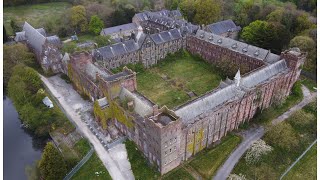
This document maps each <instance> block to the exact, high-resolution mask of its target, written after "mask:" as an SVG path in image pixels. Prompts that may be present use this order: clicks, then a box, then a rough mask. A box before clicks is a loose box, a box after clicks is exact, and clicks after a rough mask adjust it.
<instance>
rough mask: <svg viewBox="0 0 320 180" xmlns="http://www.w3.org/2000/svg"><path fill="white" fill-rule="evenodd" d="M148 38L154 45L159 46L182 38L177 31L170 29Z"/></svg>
mask: <svg viewBox="0 0 320 180" xmlns="http://www.w3.org/2000/svg"><path fill="white" fill-rule="evenodd" d="M150 37H151V39H152V40H153V41H154V42H155V43H156V44H161V43H165V42H169V41H172V40H175V39H179V38H181V37H182V35H181V33H180V30H179V29H171V30H169V31H163V32H160V33H157V34H151V35H150Z"/></svg>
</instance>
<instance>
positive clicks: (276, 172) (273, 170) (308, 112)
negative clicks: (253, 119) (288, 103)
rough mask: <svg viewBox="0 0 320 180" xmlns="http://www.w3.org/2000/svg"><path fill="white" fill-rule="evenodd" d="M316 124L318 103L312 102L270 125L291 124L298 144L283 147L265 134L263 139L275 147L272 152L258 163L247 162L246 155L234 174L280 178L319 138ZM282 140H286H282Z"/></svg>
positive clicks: (251, 177)
mask: <svg viewBox="0 0 320 180" xmlns="http://www.w3.org/2000/svg"><path fill="white" fill-rule="evenodd" d="M316 124H317V117H316V103H315V102H312V103H310V104H309V105H307V106H306V107H304V108H303V109H302V110H300V111H297V112H296V113H295V114H293V115H292V116H290V117H289V118H288V119H287V120H286V121H284V122H282V123H281V124H279V125H277V126H274V127H270V128H271V129H273V128H276V127H279V126H283V125H289V126H290V127H291V128H292V129H293V133H294V140H296V141H297V142H296V145H290V146H289V147H290V148H281V145H282V143H281V144H279V143H278V142H274V141H269V142H268V139H267V138H266V137H265V136H264V137H263V138H262V139H263V140H265V141H266V142H267V143H268V144H269V145H271V146H272V147H273V150H272V152H271V153H269V154H268V155H266V156H264V157H263V158H262V160H261V162H260V163H258V164H256V165H249V164H247V163H246V161H245V159H244V157H243V158H241V160H240V161H239V163H238V164H237V166H236V167H235V169H234V170H233V174H240V173H241V174H243V175H245V176H246V178H247V179H278V178H279V177H280V176H281V175H282V174H283V173H284V172H285V170H286V169H287V168H288V167H289V166H290V165H291V164H292V163H293V162H294V161H295V160H296V159H297V158H298V157H299V156H300V155H301V154H302V153H303V152H304V151H305V150H306V149H307V147H308V146H309V145H310V144H311V143H312V142H313V141H314V140H315V139H316V138H317V125H316ZM267 133H268V132H267ZM286 133H287V131H283V133H282V134H283V135H284V136H285V135H286ZM269 134H270V133H269ZM279 142H280V141H279ZM281 142H284V141H282V140H281ZM290 142H291V141H290ZM290 144H291V143H290ZM303 171H304V172H302V173H307V172H309V170H306V169H304V170H303ZM307 179H308V178H307Z"/></svg>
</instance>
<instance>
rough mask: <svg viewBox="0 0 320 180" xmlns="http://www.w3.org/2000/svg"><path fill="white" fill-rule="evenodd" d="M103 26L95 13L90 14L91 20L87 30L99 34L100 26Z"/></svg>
mask: <svg viewBox="0 0 320 180" xmlns="http://www.w3.org/2000/svg"><path fill="white" fill-rule="evenodd" d="M103 27H104V24H103V21H102V20H101V19H100V18H99V17H98V16H96V15H94V16H91V20H90V23H89V31H90V32H92V33H94V34H95V35H99V33H100V32H101V30H102V28H103Z"/></svg>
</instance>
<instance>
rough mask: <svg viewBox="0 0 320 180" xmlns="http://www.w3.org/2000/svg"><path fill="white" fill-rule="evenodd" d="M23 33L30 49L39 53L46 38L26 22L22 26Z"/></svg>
mask: <svg viewBox="0 0 320 180" xmlns="http://www.w3.org/2000/svg"><path fill="white" fill-rule="evenodd" d="M23 31H25V36H26V38H27V40H28V42H29V44H30V45H31V47H32V48H33V49H35V51H36V52H37V53H41V52H42V45H43V44H44V43H45V40H46V37H45V36H43V35H42V34H41V33H40V32H39V31H37V30H36V29H34V28H33V27H32V26H31V25H30V24H28V23H27V22H25V23H24V25H23Z"/></svg>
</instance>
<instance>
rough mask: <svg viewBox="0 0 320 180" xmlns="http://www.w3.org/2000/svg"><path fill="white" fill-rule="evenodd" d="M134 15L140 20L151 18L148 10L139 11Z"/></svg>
mask: <svg viewBox="0 0 320 180" xmlns="http://www.w3.org/2000/svg"><path fill="white" fill-rule="evenodd" d="M134 17H135V18H137V19H138V20H139V21H146V20H148V19H149V18H148V15H147V13H146V12H142V13H137V14H135V15H134Z"/></svg>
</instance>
